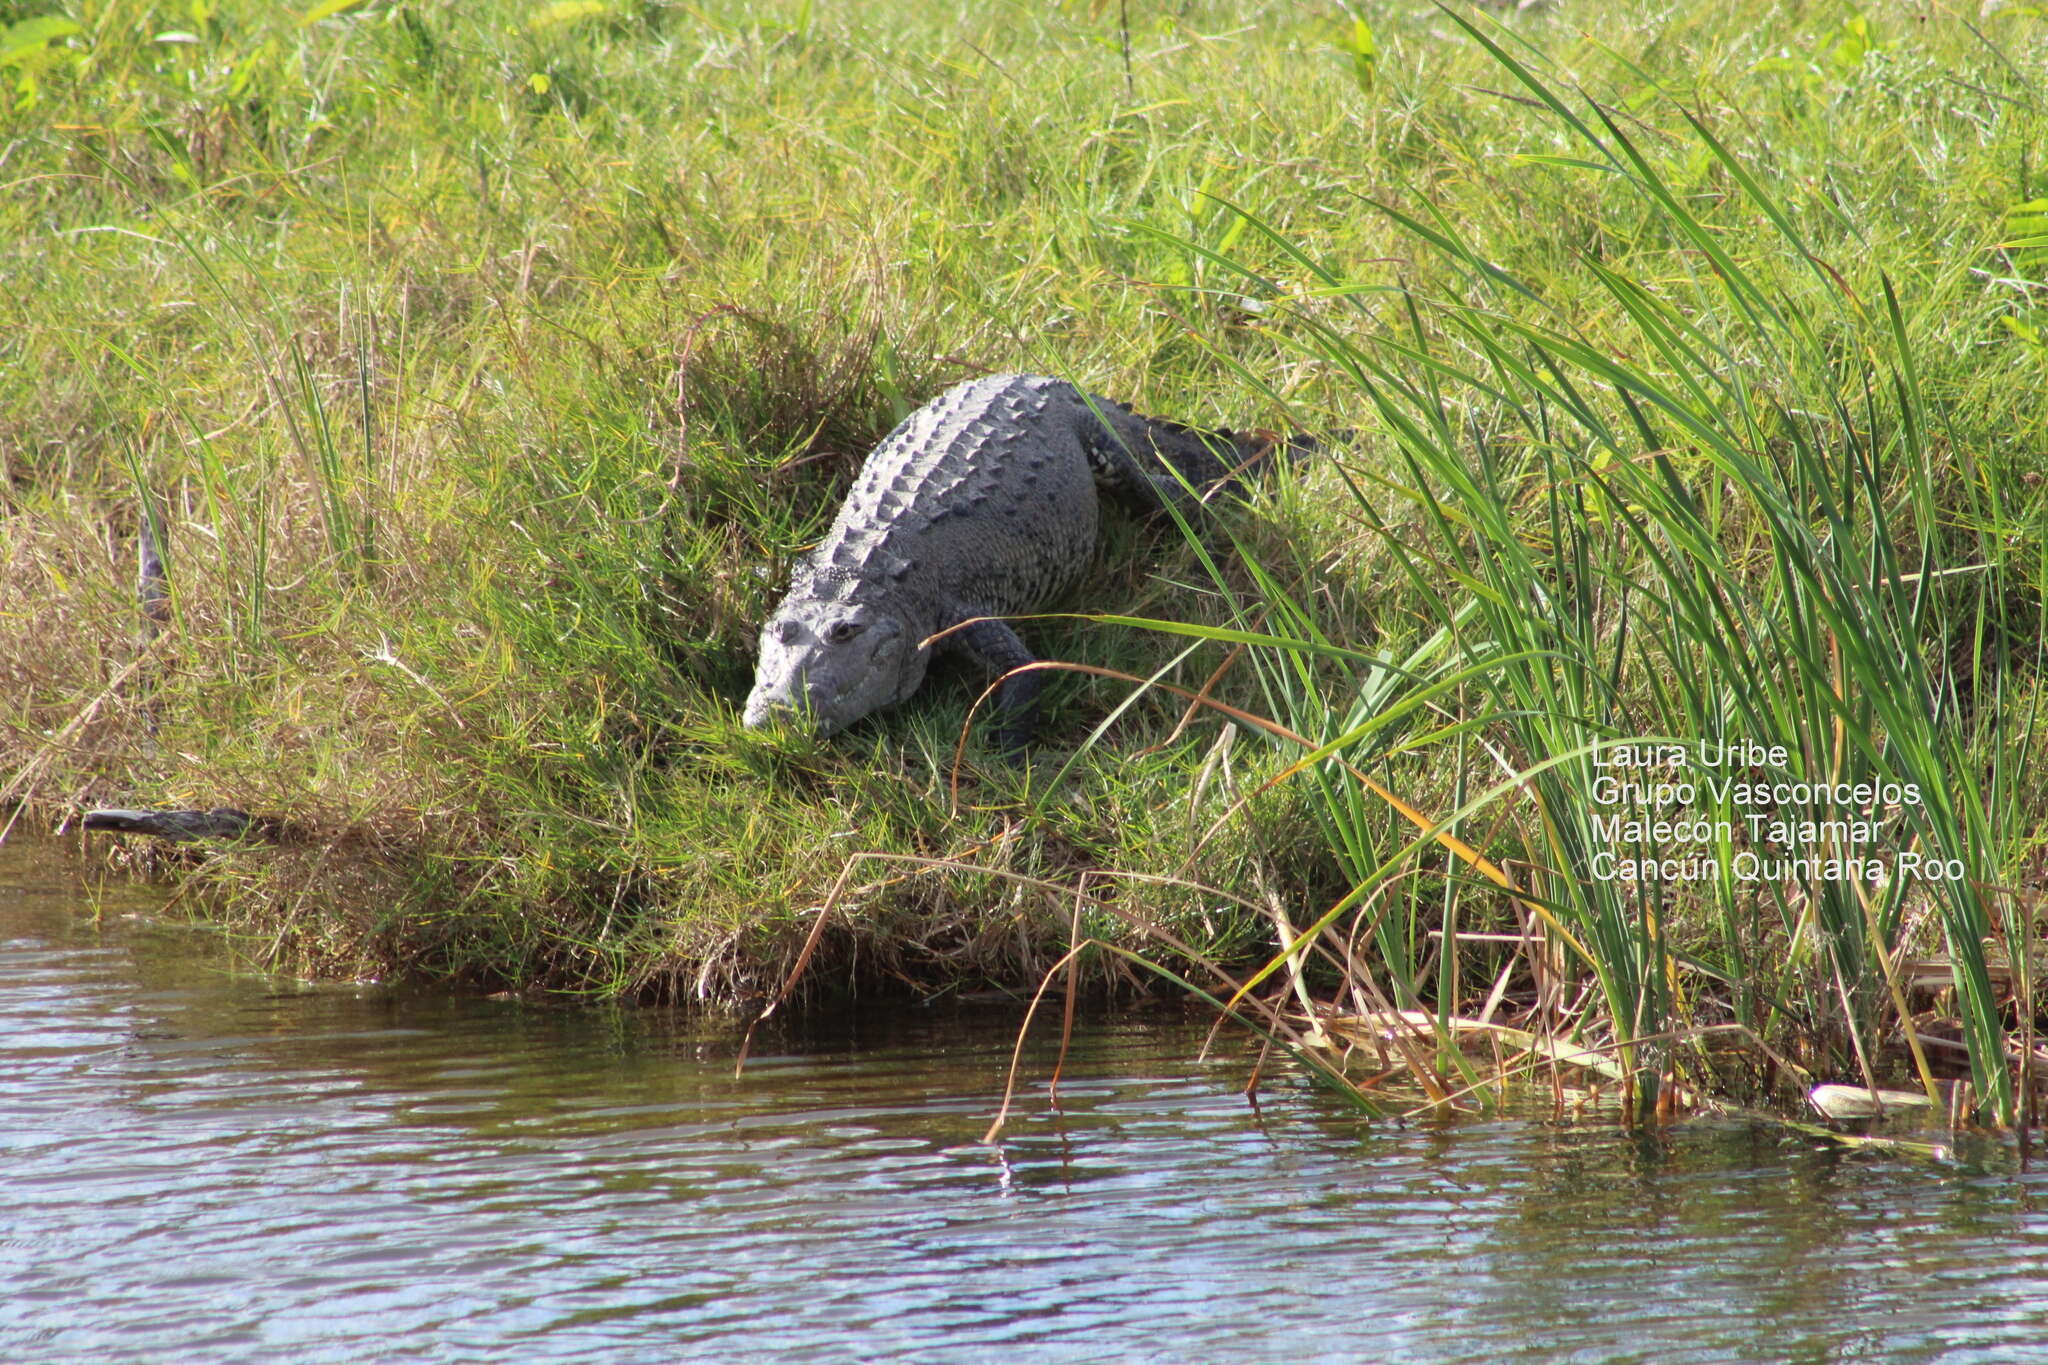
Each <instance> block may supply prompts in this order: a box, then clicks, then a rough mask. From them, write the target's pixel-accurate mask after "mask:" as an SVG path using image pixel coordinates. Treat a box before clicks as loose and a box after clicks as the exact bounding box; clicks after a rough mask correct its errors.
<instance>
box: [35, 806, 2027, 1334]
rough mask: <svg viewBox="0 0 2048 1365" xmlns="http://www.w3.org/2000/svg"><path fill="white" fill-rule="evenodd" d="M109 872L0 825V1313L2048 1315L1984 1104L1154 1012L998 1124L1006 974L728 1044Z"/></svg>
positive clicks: (599, 1322)
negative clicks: (1695, 1085)
mask: <svg viewBox="0 0 2048 1365" xmlns="http://www.w3.org/2000/svg"><path fill="white" fill-rule="evenodd" d="M122 908H123V907H122V906H119V905H114V906H109V907H106V911H107V913H106V915H105V916H104V919H105V921H106V923H105V925H104V927H100V926H95V925H94V924H93V923H92V922H91V921H89V920H88V919H86V918H85V917H84V916H83V915H82V914H81V913H80V907H79V905H78V902H77V897H76V895H75V893H74V892H71V891H69V890H67V889H65V887H64V885H63V883H62V882H61V880H60V878H59V876H58V869H57V868H56V866H55V864H54V863H53V862H52V861H51V860H50V859H49V858H48V857H47V856H43V857H42V858H41V860H40V861H38V860H37V855H36V854H35V853H34V852H33V851H32V850H30V851H24V850H23V849H21V848H20V847H18V846H17V847H8V848H0V1360H5V1361H8V1362H32V1361H44V1360H49V1361H60V1360H61V1361H72V1360H94V1361H99V1360H158V1361H181V1362H182V1361H194V1360H205V1361H217V1360H247V1361H259V1360H260V1361H279V1360H334V1361H360V1360H386V1359H389V1360H398V1359H409V1360H418V1359H434V1360H455V1361H466V1360H513V1359H517V1360H528V1359H545V1360H550V1361H554V1360H576V1359H591V1360H605V1361H642V1360H644V1361H674V1360H686V1359H700V1358H711V1357H712V1356H713V1355H714V1354H715V1355H717V1356H718V1357H720V1358H724V1359H729V1360H734V1361H743V1362H746V1361H779V1360H786V1361H805V1362H811V1361H842V1360H844V1361H852V1360H884V1359H886V1360H981V1359H990V1360H995V1359H1001V1360H1008V1359H1013V1358H1017V1359H1032V1360H1106V1361H1122V1360H1159V1361H1188V1360H1278V1359H1287V1360H1290V1361H1317V1360H1331V1361H1350V1360H1369V1359H1387V1360H1428V1361H1436V1360H1472V1361H1493V1360H1559V1359H1573V1360H1587V1361H1610V1360H1641V1361H1653V1360H1654V1361H1662V1360H1669V1359H1684V1360H1797V1361H1833V1360H1885V1361H1899V1360H1908V1361H1910V1360H1935V1359H1940V1360H1943V1361H1951V1360H1983V1361H2011V1360H2025V1359H2042V1360H2048V1235H2044V1234H2048V1224H2044V1221H2043V1216H2042V1214H2041V1213H2040V1212H2039V1211H2038V1210H2037V1207H2036V1205H2037V1203H2038V1201H2039V1200H2040V1198H2041V1195H2042V1191H2041V1189H2040V1186H2039V1182H2038V1180H2037V1179H2036V1178H2035V1177H2031V1176H2023V1175H2021V1174H2019V1173H2018V1172H2017V1171H2016V1169H2015V1168H2014V1165H2013V1162H2012V1161H2011V1159H2010V1158H2009V1157H2008V1156H2006V1155H2005V1154H2004V1153H2003V1152H2002V1151H2000V1150H1998V1149H1995V1148H1993V1149H1987V1150H1986V1151H1984V1152H1982V1153H1979V1154H1978V1156H1977V1158H1976V1160H1975V1164H1970V1163H1965V1164H1949V1165H1931V1164H1927V1163H1923V1162H1918V1161H1913V1160H1906V1159H1899V1158H1893V1157H1888V1156H1873V1155H1869V1154H1860V1153H1847V1152H1841V1151H1835V1150H1829V1149H1823V1148H1819V1147H1817V1146H1816V1145H1814V1144H1812V1143H1810V1142H1808V1141H1805V1140H1803V1139H1799V1138H1796V1137H1791V1136H1788V1135H1786V1134H1784V1133H1782V1132H1778V1131H1773V1130H1769V1129H1761V1128H1755V1127H1749V1126H1743V1125H1734V1124H1710V1123H1695V1124H1689V1125H1685V1126H1682V1127H1680V1128H1678V1129H1677V1130H1675V1131H1673V1132H1670V1133H1667V1134H1664V1135H1662V1136H1634V1135H1629V1134H1624V1133H1619V1132H1616V1131H1614V1130H1612V1129H1607V1128H1599V1127H1585V1128H1567V1129H1553V1128H1549V1127H1545V1126H1542V1125H1537V1124H1531V1123H1526V1122H1492V1123H1471V1124H1463V1125H1459V1126H1456V1127H1453V1128H1442V1127H1413V1126H1411V1127H1406V1128H1403V1127H1399V1126H1396V1125H1391V1124H1388V1125H1379V1126H1373V1127H1366V1126H1364V1125H1362V1124H1360V1123H1359V1122H1358V1121H1356V1120H1354V1119H1353V1118H1351V1117H1350V1116H1349V1115H1348V1114H1346V1113H1345V1112H1344V1111H1342V1110H1341V1109H1339V1108H1338V1107H1337V1106H1335V1105H1333V1104H1331V1103H1330V1102H1328V1101H1326V1100H1324V1099H1322V1098H1319V1097H1318V1096H1316V1095H1315V1094H1313V1093H1312V1092H1309V1091H1308V1090H1306V1089H1304V1088H1302V1087H1300V1086H1299V1085H1290V1084H1289V1083H1287V1082H1284V1081H1283V1082H1281V1083H1280V1085H1279V1088H1278V1090H1277V1092H1274V1091H1269V1093H1268V1095H1267V1098H1266V1101H1265V1104H1264V1108H1263V1112H1257V1111H1254V1110H1252V1109H1251V1108H1249V1107H1248V1106H1247V1105H1246V1103H1245V1101H1244V1100H1243V1099H1242V1098H1241V1097H1240V1096H1239V1095H1238V1094H1237V1093H1236V1090H1237V1086H1238V1084H1239V1083H1241V1081H1242V1078H1243V1075H1244V1072H1245V1069H1246V1064H1245V1062H1244V1061H1243V1060H1242V1059H1241V1058H1237V1057H1228V1058H1224V1059H1221V1060H1218V1061H1214V1062H1210V1063H1197V1062H1195V1061H1194V1060H1193V1058H1194V1054H1195V1052H1196V1050H1197V1048H1198V1047H1199V1043H1200V1039H1201V1036H1202V1034H1201V1030H1200V1029H1199V1028H1198V1027H1195V1026H1190V1025H1186V1024H1182V1023H1178V1022H1173V1023H1162V1022H1158V1021H1156V1020H1154V1021H1149V1022H1116V1023H1108V1024H1096V1025H1091V1026H1089V1027H1088V1028H1087V1029H1086V1030H1085V1035H1084V1037H1083V1038H1082V1040H1081V1043H1080V1047H1079V1055H1078V1057H1077V1058H1076V1059H1074V1060H1073V1061H1071V1062H1070V1065H1069V1071H1068V1079H1067V1081H1066V1082H1065V1083H1064V1084H1063V1086H1062V1088H1061V1098H1062V1101H1063V1104H1064V1112H1063V1113H1055V1112H1053V1111H1052V1110H1050V1109H1049V1108H1048V1106H1047V1105H1046V1103H1045V1100H1044V1088H1043V1077H1044V1075H1045V1070H1046V1068H1045V1066H1044V1065H1043V1064H1041V1065H1039V1066H1038V1067H1037V1068H1036V1069H1035V1071H1034V1072H1033V1074H1034V1076H1035V1077H1037V1078H1038V1084H1037V1085H1036V1086H1035V1088H1034V1089H1032V1090H1031V1091H1030V1093H1029V1097H1028V1099H1027V1102H1026V1103H1025V1104H1024V1105H1023V1107H1022V1110H1021V1111H1020V1113H1019V1114H1018V1115H1017V1117H1016V1118H1015V1120H1014V1121H1013V1122H1012V1124H1011V1126H1010V1128H1009V1130H1008V1134H1007V1136H1006V1138H1005V1140H1004V1141H1003V1143H1002V1144H1001V1145H1000V1146H999V1147H986V1146H982V1145H980V1143H979V1141H978V1139H979V1137H980V1134H981V1132H982V1130H983V1129H984V1128H985V1126H986V1125H987V1122H988V1120H989V1117H990V1114H991V1113H992V1111H993V1109H994V1105H995V1102H996V1098H997V1093H998V1091H999V1089H1000V1085H1001V1077H1002V1070H1003V1067H1004V1066H1005V1065H1006V1064H1007V1061H1008V1049H1009V1045H1010V1043H1011V1041H1012V1033H1011V1028H1012V1025H1011V1023H1010V1022H1009V1021H1008V1020H1007V1019H991V1018H986V1017H974V1016H963V1015H961V1014H958V1013H954V1012H951V1011H944V1012H940V1011H925V1012H918V1013H912V1014H909V1015H903V1014H890V1015H889V1016H887V1017H886V1018H867V1019H859V1020H853V1021H846V1020H841V1021H836V1022H835V1023H833V1024H831V1025H829V1026H828V1025H823V1024H821V1025H818V1026H816V1027H815V1028H814V1029H813V1030H812V1034H811V1036H804V1035H784V1036H783V1037H781V1038H777V1039H763V1040H757V1044H756V1049H757V1054H756V1057H755V1059H754V1060H753V1061H752V1062H750V1063H749V1065H748V1069H747V1073H746V1075H745V1076H744V1077H743V1078H741V1079H739V1080H734V1079H733V1077H732V1074H731V1070H732V1066H731V1059H732V1054H733V1039H732V1038H731V1037H730V1036H729V1035H728V1034H725V1033H722V1032H718V1031H712V1030H705V1029H702V1028H699V1027H696V1026H693V1025H692V1024H691V1023H689V1022H688V1021H687V1020H684V1019H682V1018H681V1017H679V1016H677V1015H674V1014H670V1013H666V1012H661V1011H652V1010H632V1009H605V1008H591V1009H540V1008H534V1007H532V1006H526V1005H518V1004H511V1003H505V1002H495V1001H482V1000H451V999H446V998H440V997H436V996H432V995H415V994H404V993H395V992H390V991H384V990H340V989H321V990H304V989H297V988H283V989H280V988H279V987H278V986H277V984H276V983H274V982H268V981H264V980H260V979H256V978H251V977H248V976H237V975H235V974H233V973H231V972H230V971H229V970H228V969H227V967H226V965H225V962H224V960H223V958H222V956H221V954H220V952H219V949H218V948H217V947H216V946H214V945H213V944H212V943H211V942H210V941H208V940H206V939H204V938H199V937H195V936H193V935H190V934H188V933H183V932H180V931H175V930H165V929H151V928H149V927H147V926H146V925H142V926H138V925H136V924H133V923H130V922H127V921H125V920H123V919H122V918H121V915H120V911H121V910H122ZM128 908H131V909H132V908H133V907H132V906H131V907H128ZM1038 1056H1039V1058H1040V1061H1041V1063H1042V1062H1043V1060H1044V1058H1045V1054H1043V1053H1040V1054H1038Z"/></svg>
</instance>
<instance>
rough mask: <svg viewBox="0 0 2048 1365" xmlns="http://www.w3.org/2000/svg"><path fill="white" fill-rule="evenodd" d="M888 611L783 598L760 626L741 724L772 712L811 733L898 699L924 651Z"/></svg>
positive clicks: (920, 666)
mask: <svg viewBox="0 0 2048 1365" xmlns="http://www.w3.org/2000/svg"><path fill="white" fill-rule="evenodd" d="M918 644H919V633H918V632H914V631H912V630H911V628H910V625H909V624H908V623H907V622H905V621H904V620H903V619H902V618H901V617H900V616H898V615H896V614H895V613H894V612H891V611H888V610H886V609H885V608H882V607H878V606H875V605H873V604H870V603H855V602H845V601H832V600H829V599H825V598H818V597H805V598H798V599H794V600H791V601H787V602H784V603H783V604H782V606H781V607H780V608H778V609H777V610H776V613H775V615H774V616H773V617H771V618H769V621H768V624H767V625H765V626H763V627H762V628H761V658H760V661H759V662H758V663H757V664H756V665H755V667H754V690H753V691H752V692H751V693H749V694H748V696H747V706H746V710H745V711H744V712H742V713H741V716H740V720H741V723H742V724H745V725H747V726H749V727H752V726H758V725H765V724H767V723H768V722H769V721H770V720H771V719H774V718H777V717H780V718H782V719H786V720H793V721H796V722H797V723H799V724H802V725H805V726H807V727H808V728H809V729H810V730H812V731H813V732H814V733H816V734H819V735H829V734H834V733H836V732H838V731H840V730H844V729H845V728H846V727H847V726H849V725H851V724H853V723H854V722H855V721H857V720H860V719H861V718H862V717H864V716H866V715H867V714H868V713H869V712H871V711H876V710H879V709H881V708H882V707H884V706H890V705H893V704H895V703H896V702H899V701H902V700H903V699H904V698H906V697H908V696H909V695H910V694H911V693H913V692H915V691H917V689H918V685H919V684H921V683H922V682H923V681H924V670H925V665H926V664H927V663H929V662H930V659H931V651H930V650H928V649H920V648H918Z"/></svg>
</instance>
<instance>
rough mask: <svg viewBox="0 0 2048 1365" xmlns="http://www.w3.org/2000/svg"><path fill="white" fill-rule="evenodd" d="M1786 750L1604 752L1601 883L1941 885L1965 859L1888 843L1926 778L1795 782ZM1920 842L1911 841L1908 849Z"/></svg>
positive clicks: (1597, 783) (1728, 745)
mask: <svg viewBox="0 0 2048 1365" xmlns="http://www.w3.org/2000/svg"><path fill="white" fill-rule="evenodd" d="M1788 759H1789V755H1788V754H1787V752H1786V749H1785V746H1783V745H1781V744H1761V743H1758V742H1756V741H1754V740H1747V739H1732V740H1725V741H1723V740H1707V739H1703V740H1699V741H1697V742H1694V743H1683V744H1682V743H1677V742H1670V741H1661V740H1654V741H1653V740H1641V741H1631V742H1627V743H1616V744H1609V745H1605V746H1603V747H1602V748H1601V749H1599V750H1598V751H1597V752H1596V753H1595V754H1594V755H1593V765H1594V780H1593V802H1594V805H1595V806H1596V807H1597V808H1598V809H1597V810H1596V811H1595V812H1594V815H1593V834H1594V839H1595V841H1596V843H1598V844H1600V845H1604V846H1605V847H1602V848H1601V849H1600V850H1599V851H1598V852H1596V853H1595V854H1594V855H1593V859H1592V868H1591V871H1592V874H1593V877H1594V878H1595V879H1596V880H1598V881H1619V882H1691V881H1716V880H1720V879H1721V878H1723V877H1729V878H1732V879H1734V880H1736V881H1745V882H1778V881H1786V880H1792V881H1822V882H1867V883H1870V884H1872V885H1877V884H1881V883H1884V882H1888V881H1891V880H1892V879H1893V878H1895V877H1911V878H1915V879H1918V880H1923V881H1941V880H1948V879H1953V878H1959V877H1961V876H1962V875H1963V864H1962V861H1961V860H1960V859H1957V858H1945V857H1936V856H1934V855H1932V854H1929V853H1927V852H1925V851H1923V850H1921V849H1918V848H1914V847H1903V848H1902V847H1896V846H1894V847H1889V848H1886V847H1884V846H1883V843H1882V840H1883V830H1884V827H1885V826H1886V824H1887V823H1888V822H1890V821H1891V819H1892V818H1893V817H1894V816H1895V815H1897V814H1898V813H1899V812H1900V811H1902V810H1904V809H1905V808H1906V807H1909V806H1918V805H1919V804H1920V786H1919V784H1918V783H1916V782H1894V781H1890V780H1887V779H1883V778H1877V777H1870V778H1863V779H1859V780H1855V781H1841V780H1835V779H1832V778H1827V779H1818V780H1806V779H1800V778H1791V777H1787V776H1785V775H1784V774H1785V768H1786V764H1787V762H1788ZM1907 842H1909V843H1910V839H1908V841H1907Z"/></svg>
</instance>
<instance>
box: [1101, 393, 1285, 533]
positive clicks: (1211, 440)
mask: <svg viewBox="0 0 2048 1365" xmlns="http://www.w3.org/2000/svg"><path fill="white" fill-rule="evenodd" d="M1089 406H1090V407H1091V408H1092V409H1093V411H1094V413H1095V416H1096V418H1097V420H1096V421H1093V422H1091V423H1090V425H1091V426H1092V427H1094V428H1095V429H1096V430H1095V435H1096V437H1097V439H1095V440H1091V441H1090V442H1089V443H1088V444H1089V456H1090V460H1091V462H1092V463H1093V465H1094V467H1095V478H1096V482H1097V483H1098V484H1100V485H1101V486H1102V488H1103V489H1105V490H1106V491H1109V492H1112V493H1118V494H1122V495H1124V496H1126V497H1129V498H1132V499H1134V500H1136V501H1139V502H1143V503H1146V504H1149V505H1152V506H1157V507H1163V506H1165V505H1167V504H1168V503H1177V504H1180V505H1183V506H1185V505H1188V504H1190V503H1193V502H1198V501H1206V500H1207V499H1208V498H1209V497H1210V496H1211V495H1213V494H1214V493H1216V492H1218V491H1226V490H1227V491H1240V492H1241V491H1242V490H1243V489H1244V487H1245V485H1246V482H1247V479H1248V477H1250V476H1252V475H1255V474H1256V473H1257V472H1258V471H1259V470H1260V469H1262V468H1263V467H1264V466H1265V465H1267V464H1268V463H1269V462H1270V461H1272V460H1273V459H1274V458H1275V456H1276V455H1277V456H1278V457H1279V458H1281V459H1283V460H1286V461H1287V462H1289V463H1293V462H1295V461H1298V460H1301V459H1303V458H1305V457H1306V456H1308V455H1310V454H1312V453H1314V451H1315V450H1316V449H1317V443H1316V442H1315V441H1314V440H1313V439H1311V438H1309V437H1305V436H1294V437H1287V438H1282V437H1280V436H1277V435H1275V434H1274V433H1271V432H1237V431H1231V430H1228V429H1227V428H1224V429H1217V430H1208V429H1205V428H1202V427H1191V426H1185V425H1183V424H1182V423H1179V422H1173V421H1168V420H1167V419H1165V418H1163V417H1147V416H1144V415H1143V414H1142V413H1138V412H1134V411H1132V409H1131V408H1130V407H1128V406H1127V405H1125V404H1123V403H1118V402H1114V401H1112V400H1110V399H1107V398H1091V399H1090V400H1089Z"/></svg>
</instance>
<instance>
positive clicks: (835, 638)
mask: <svg viewBox="0 0 2048 1365" xmlns="http://www.w3.org/2000/svg"><path fill="white" fill-rule="evenodd" d="M861 626H862V623H861V622H859V621H834V622H833V623H832V624H831V625H829V626H827V627H825V643H826V644H828V645H843V644H845V643H846V642H847V641H848V640H851V639H852V638H853V637H854V636H856V635H858V634H860V632H861Z"/></svg>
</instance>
